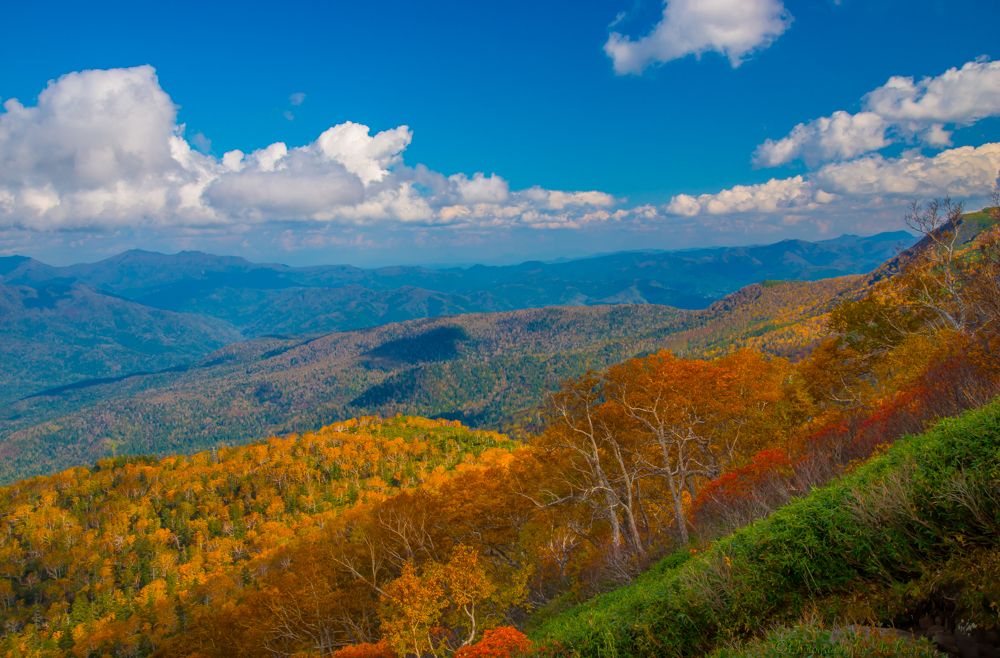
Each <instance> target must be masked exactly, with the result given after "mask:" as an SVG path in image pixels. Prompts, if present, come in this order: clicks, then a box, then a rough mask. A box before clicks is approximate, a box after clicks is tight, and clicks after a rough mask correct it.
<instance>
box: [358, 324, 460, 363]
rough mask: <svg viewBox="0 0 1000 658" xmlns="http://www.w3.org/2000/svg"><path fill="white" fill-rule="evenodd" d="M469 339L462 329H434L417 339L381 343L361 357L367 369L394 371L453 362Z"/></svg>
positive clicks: (451, 327)
mask: <svg viewBox="0 0 1000 658" xmlns="http://www.w3.org/2000/svg"><path fill="white" fill-rule="evenodd" d="M469 340H471V337H470V336H469V333H468V332H467V331H466V330H465V329H464V328H463V327H456V326H450V327H438V328H437V329H432V330H430V331H428V332H426V333H423V334H420V335H418V336H408V337H406V338H399V339H397V340H391V341H389V342H387V343H383V344H381V345H379V346H378V347H376V348H374V349H371V350H369V351H367V352H365V353H364V354H362V355H361V357H362V359H363V360H365V361H366V362H367V363H366V365H367V366H368V367H369V368H371V369H375V368H378V369H381V370H395V369H396V368H398V367H400V366H402V365H413V364H417V363H427V362H430V361H444V360H447V359H453V358H455V357H456V356H458V355H459V353H460V351H461V343H462V341H469Z"/></svg>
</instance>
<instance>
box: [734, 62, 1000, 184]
mask: <svg viewBox="0 0 1000 658" xmlns="http://www.w3.org/2000/svg"><path fill="white" fill-rule="evenodd" d="M863 102H864V108H865V109H864V111H863V112H859V113H858V114H850V113H848V112H844V111H839V112H834V113H833V114H832V115H831V116H829V117H822V118H819V119H814V120H812V121H809V122H807V123H800V124H798V125H797V126H795V128H793V129H792V131H791V132H790V133H789V134H788V136H786V137H784V138H782V139H780V140H778V141H773V140H770V139H769V140H767V141H765V142H764V143H763V144H761V145H760V146H758V147H757V150H756V151H755V152H754V155H753V161H754V164H755V165H757V166H761V167H776V166H779V165H783V164H786V163H789V162H792V161H794V160H803V161H804V162H805V163H806V164H808V165H816V164H818V163H820V162H828V161H831V160H845V159H850V158H854V157H857V156H859V155H862V154H864V153H870V152H872V151H877V150H879V149H881V148H884V147H885V146H888V145H889V144H891V143H893V142H894V141H900V140H905V141H913V140H916V141H918V142H920V143H922V144H924V145H926V146H930V147H934V148H944V147H946V146H951V143H952V142H951V133H952V131H951V130H948V129H946V126H950V127H952V128H955V127H961V126H969V125H972V124H974V123H976V122H977V121H979V120H981V119H984V118H986V117H992V116H1000V62H990V61H987V60H985V59H979V60H976V61H974V62H968V63H966V64H965V65H964V66H962V68H951V69H948V70H947V71H945V72H944V73H943V74H941V75H939V76H937V77H934V78H923V79H922V80H920V81H919V82H917V81H915V80H914V78H912V77H909V78H907V77H902V76H893V77H891V78H889V81H888V82H886V83H885V84H884V85H882V86H881V87H878V88H877V89H875V90H873V91H871V92H869V93H868V94H866V95H865V97H864V99H863Z"/></svg>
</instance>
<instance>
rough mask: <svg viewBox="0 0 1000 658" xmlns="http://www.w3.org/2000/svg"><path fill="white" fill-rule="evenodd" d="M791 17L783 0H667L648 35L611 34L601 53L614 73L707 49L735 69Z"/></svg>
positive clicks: (633, 70) (780, 31) (639, 69)
mask: <svg viewBox="0 0 1000 658" xmlns="http://www.w3.org/2000/svg"><path fill="white" fill-rule="evenodd" d="M791 21H792V17H791V15H790V14H789V13H788V11H787V10H786V9H785V7H784V5H783V4H782V3H781V0H665V2H664V6H663V19H662V20H661V21H660V22H659V23H657V24H656V26H655V27H654V28H653V31H652V32H651V33H649V34H647V35H646V36H644V37H641V38H639V39H638V40H635V41H633V40H632V38H631V37H629V36H622V35H621V34H619V33H618V32H612V33H611V35H610V37H609V38H608V41H607V43H605V44H604V52H606V53H607V54H608V56H609V57H610V58H611V59H612V61H613V63H614V70H615V73H617V74H618V75H625V74H627V73H636V74H638V73H642V71H643V70H644V69H645V68H646V67H648V66H650V65H653V64H659V63H664V62H669V61H671V60H674V59H680V58H682V57H686V56H687V55H696V56H699V57H700V56H701V55H702V54H703V53H706V52H716V53H719V54H721V55H723V56H725V57H728V58H729V62H730V64H732V66H733V67H734V68H735V67H737V66H739V65H740V64H741V63H742V62H743V60H744V59H746V58H747V57H748V56H749V55H750V54H752V53H753V52H755V51H757V50H761V49H764V48H767V47H768V46H770V45H771V43H772V42H773V41H774V40H775V39H777V38H778V37H779V36H781V35H782V34H783V33H784V32H785V30H787V29H788V26H789V25H790V24H791ZM612 25H613V24H612Z"/></svg>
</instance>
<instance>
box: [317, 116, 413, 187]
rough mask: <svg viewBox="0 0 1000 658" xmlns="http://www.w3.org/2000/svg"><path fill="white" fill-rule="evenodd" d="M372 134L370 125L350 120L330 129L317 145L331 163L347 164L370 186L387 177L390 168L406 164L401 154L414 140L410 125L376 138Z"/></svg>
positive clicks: (382, 133) (383, 133) (350, 170)
mask: <svg viewBox="0 0 1000 658" xmlns="http://www.w3.org/2000/svg"><path fill="white" fill-rule="evenodd" d="M368 132H369V129H368V126H365V125H362V124H360V123H353V122H351V121H348V122H346V123H342V124H340V125H337V126H334V127H333V128H330V129H328V130H326V131H325V132H324V133H323V134H322V135H320V136H319V139H318V140H316V144H317V146H319V149H320V151H322V153H323V155H324V156H325V157H326V158H327V159H328V160H333V161H336V162H339V163H340V164H342V165H344V167H346V168H347V171H349V172H351V173H352V174H355V175H357V176H358V177H359V178H360V179H361V182H362V183H364V184H365V185H368V184H369V183H372V182H374V181H380V180H382V179H383V178H385V176H386V174H388V173H389V172H388V170H387V168H388V167H390V166H392V165H394V164H398V163H400V162H402V161H403V156H402V155H401V153H402V152H403V149H405V148H406V147H407V146H409V145H410V140H412V139H413V133H412V132H410V129H409V128H407V127H406V126H400V127H398V128H393V129H392V130H385V131H383V132H380V133H378V134H376V135H375V136H374V137H372V136H370V135H369V134H368Z"/></svg>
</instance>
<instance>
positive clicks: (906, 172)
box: [664, 143, 1000, 217]
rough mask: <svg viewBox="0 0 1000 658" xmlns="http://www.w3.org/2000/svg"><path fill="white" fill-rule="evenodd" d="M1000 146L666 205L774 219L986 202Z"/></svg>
mask: <svg viewBox="0 0 1000 658" xmlns="http://www.w3.org/2000/svg"><path fill="white" fill-rule="evenodd" d="M998 172H1000V143H990V144H983V145H982V146H979V147H972V146H963V147H960V148H955V149H949V150H947V151H942V152H941V153H938V154H937V155H935V156H934V157H927V156H925V155H922V154H920V153H919V152H918V151H909V152H906V153H903V154H902V155H901V156H899V157H898V158H884V157H882V156H881V155H878V154H876V155H870V156H866V157H863V158H857V159H855V160H851V161H848V162H831V163H828V164H826V165H824V166H823V167H821V168H820V169H818V170H817V171H815V172H812V173H811V174H808V175H807V176H801V175H800V176H795V177H792V178H785V179H774V178H772V179H771V180H769V181H768V182H766V183H761V184H758V185H737V186H735V187H732V188H730V189H727V190H722V191H721V192H718V193H716V194H702V195H700V196H698V197H693V196H690V195H687V194H679V195H677V196H675V197H673V198H672V199H671V200H670V203H668V204H667V205H665V206H664V211H665V212H667V213H669V214H672V215H682V216H687V217H694V216H699V215H730V214H741V213H757V214H759V215H761V216H767V215H774V214H775V213H781V212H784V211H787V210H793V209H794V210H801V211H809V212H811V211H820V212H833V211H846V210H850V209H852V208H860V207H868V208H873V207H879V206H886V205H894V204H895V205H899V204H900V203H901V202H903V201H906V200H910V199H915V198H916V199H920V198H924V199H926V198H931V197H938V196H944V195H951V196H953V197H955V198H957V199H970V198H971V199H982V198H984V197H985V196H986V195H987V194H988V193H989V191H990V189H992V187H993V186H994V185H996V184H997V174H998Z"/></svg>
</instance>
